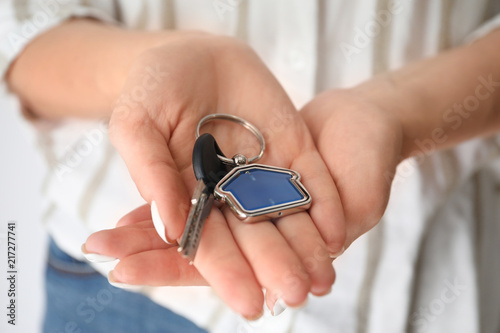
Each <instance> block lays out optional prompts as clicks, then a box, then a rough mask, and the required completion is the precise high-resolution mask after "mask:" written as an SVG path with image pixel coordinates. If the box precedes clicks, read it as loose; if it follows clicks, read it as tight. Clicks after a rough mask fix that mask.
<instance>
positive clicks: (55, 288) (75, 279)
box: [43, 240, 206, 333]
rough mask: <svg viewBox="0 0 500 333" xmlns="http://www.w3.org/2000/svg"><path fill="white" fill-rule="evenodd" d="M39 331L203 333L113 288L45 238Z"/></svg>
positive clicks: (139, 297) (141, 298)
mask: <svg viewBox="0 0 500 333" xmlns="http://www.w3.org/2000/svg"><path fill="white" fill-rule="evenodd" d="M46 292H47V304H46V314H45V320H44V324H43V332H44V333H87V332H88V333H101V332H103V333H104V332H106V333H110V332H111V333H114V332H116V333H129V332H130V333H139V332H140V333H142V332H144V333H149V332H151V333H157V332H158V333H160V332H162V333H170V332H172V333H179V332H182V333H203V332H205V333H206V331H205V330H203V329H201V328H199V327H198V326H196V325H195V324H194V323H192V322H191V321H189V320H187V319H186V318H184V317H181V316H178V315H176V314H175V313H173V312H172V311H170V310H168V309H166V308H164V307H162V306H159V305H158V304H156V303H154V302H153V301H151V300H150V299H148V298H147V297H145V296H144V295H141V294H138V293H133V292H129V291H125V290H122V289H119V288H115V287H113V286H111V285H110V284H109V283H108V280H107V279H106V278H105V277H103V276H102V275H101V274H99V273H98V272H96V271H95V270H94V269H93V268H92V267H91V266H90V265H88V264H87V263H85V262H81V261H77V260H75V259H73V258H72V257H70V256H68V255H67V254H66V253H64V252H63V251H61V250H60V249H59V248H58V247H57V245H56V244H55V243H54V242H53V241H52V240H51V241H50V245H49V256H48V265H47V270H46Z"/></svg>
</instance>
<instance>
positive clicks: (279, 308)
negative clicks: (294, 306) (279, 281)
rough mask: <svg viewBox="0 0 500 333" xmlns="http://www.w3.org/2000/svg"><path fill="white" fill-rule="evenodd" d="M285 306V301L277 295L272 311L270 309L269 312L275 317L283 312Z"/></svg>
mask: <svg viewBox="0 0 500 333" xmlns="http://www.w3.org/2000/svg"><path fill="white" fill-rule="evenodd" d="M286 308H287V306H286V303H285V302H284V301H283V300H282V299H281V297H278V299H277V300H276V303H274V306H273V311H271V314H272V315H273V316H274V317H276V316H279V315H280V314H282V313H283V311H285V310H286Z"/></svg>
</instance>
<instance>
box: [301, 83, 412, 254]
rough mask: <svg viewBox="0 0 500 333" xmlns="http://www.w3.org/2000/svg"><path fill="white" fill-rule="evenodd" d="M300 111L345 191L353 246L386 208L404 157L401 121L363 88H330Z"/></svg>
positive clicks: (341, 191)
mask: <svg viewBox="0 0 500 333" xmlns="http://www.w3.org/2000/svg"><path fill="white" fill-rule="evenodd" d="M300 113H301V116H302V117H303V118H304V120H305V121H306V123H307V125H308V127H309V129H310V131H311V133H312V136H313V138H314V141H315V143H316V145H317V147H318V150H319V152H320V154H321V156H322V157H323V160H324V161H325V163H326V165H327V166H328V170H329V172H330V174H331V176H332V178H333V180H334V182H335V185H336V186H337V189H338V192H339V194H340V199H341V202H342V206H343V209H344V216H345V223H346V232H347V237H346V243H345V246H346V248H347V247H348V246H349V245H350V244H351V243H352V242H353V241H354V240H355V239H356V238H358V237H359V236H361V235H362V234H363V233H365V232H367V231H368V230H370V229H371V228H373V227H374V226H375V225H376V224H377V223H378V222H379V220H380V218H381V217H382V215H383V213H384V211H385V208H386V206H387V202H388V200H389V192H390V188H391V182H392V177H393V176H394V172H395V169H396V166H397V164H398V163H399V162H400V160H401V158H402V156H401V153H402V152H401V149H402V144H403V131H402V126H401V123H400V122H399V120H398V118H396V117H394V116H393V115H392V114H391V113H389V112H388V111H387V110H385V109H383V108H381V107H379V106H378V105H377V104H376V103H374V101H373V100H372V99H370V98H367V96H366V95H365V94H364V91H363V89H352V90H330V91H327V92H324V93H322V94H320V95H318V96H317V97H316V98H315V99H314V100H312V101H311V102H310V103H308V104H307V105H306V106H305V107H304V108H303V109H302V111H301V112H300Z"/></svg>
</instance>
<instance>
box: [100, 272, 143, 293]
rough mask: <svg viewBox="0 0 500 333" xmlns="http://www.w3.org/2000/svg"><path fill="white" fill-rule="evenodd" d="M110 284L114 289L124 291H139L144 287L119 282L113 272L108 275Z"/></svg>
mask: <svg viewBox="0 0 500 333" xmlns="http://www.w3.org/2000/svg"><path fill="white" fill-rule="evenodd" d="M108 282H109V284H110V285H112V286H113V287H116V288H120V289H124V290H130V291H139V290H141V289H142V286H138V285H132V284H127V283H121V282H117V281H116V279H115V277H114V275H113V271H110V272H109V274H108Z"/></svg>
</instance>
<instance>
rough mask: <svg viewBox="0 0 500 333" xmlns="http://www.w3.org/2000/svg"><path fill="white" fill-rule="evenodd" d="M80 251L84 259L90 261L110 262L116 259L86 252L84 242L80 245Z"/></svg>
mask: <svg viewBox="0 0 500 333" xmlns="http://www.w3.org/2000/svg"><path fill="white" fill-rule="evenodd" d="M82 253H83V256H84V257H85V259H87V260H88V261H90V262H95V263H101V262H110V261H115V260H116V258H113V257H108V256H103V255H102V254H97V253H88V252H87V249H86V248H85V244H83V245H82Z"/></svg>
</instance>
